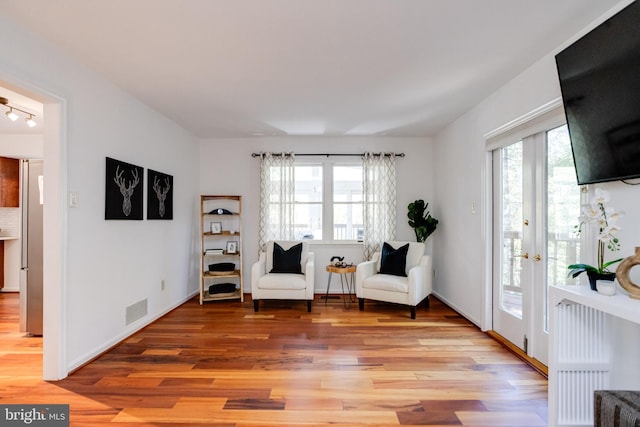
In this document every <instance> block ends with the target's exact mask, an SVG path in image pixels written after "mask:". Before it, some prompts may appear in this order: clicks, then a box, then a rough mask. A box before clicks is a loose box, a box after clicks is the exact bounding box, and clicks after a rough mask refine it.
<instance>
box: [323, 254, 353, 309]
mask: <svg viewBox="0 0 640 427" xmlns="http://www.w3.org/2000/svg"><path fill="white" fill-rule="evenodd" d="M326 270H327V271H328V272H329V280H328V281H327V292H326V294H325V297H324V303H325V304H326V303H327V301H328V300H329V286H330V285H331V275H332V274H333V273H337V274H339V275H340V285H341V286H342V294H343V295H344V298H343V301H342V303H343V304H344V306H345V308H350V307H351V303H352V302H355V299H354V298H353V295H355V293H356V288H355V284H356V283H355V273H356V266H355V265H348V266H346V267H336V266H334V265H331V264H329V265H327V267H326ZM349 275H351V281H349ZM345 283H346V285H347V293H346V294H345V293H344V285H345ZM347 298H349V300H348V301H347Z"/></svg>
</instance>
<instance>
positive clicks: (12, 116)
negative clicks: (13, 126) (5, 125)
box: [0, 96, 37, 128]
mask: <svg viewBox="0 0 640 427" xmlns="http://www.w3.org/2000/svg"><path fill="white" fill-rule="evenodd" d="M0 104H2V105H4V106H5V107H7V108H8V109H9V111H7V112H6V113H5V114H6V115H7V117H8V118H9V120H11V121H12V122H15V121H16V120H18V119H19V118H20V116H18V114H17V113H16V111H20V112H21V113H22V114H25V115H27V116H29V117H27V118H26V119H25V122H26V123H27V125H28V126H29V127H30V128H32V127H34V126H36V125H37V123H36V121H35V120H33V118H34V117H35V114H33V113H29V112H28V111H24V110H22V109H20V108H18V107H15V106H13V105H9V100H8V99H7V98H3V97H1V96H0ZM14 110H15V111H14Z"/></svg>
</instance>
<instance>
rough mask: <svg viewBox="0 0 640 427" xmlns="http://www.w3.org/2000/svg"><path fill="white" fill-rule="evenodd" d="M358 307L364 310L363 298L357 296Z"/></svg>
mask: <svg viewBox="0 0 640 427" xmlns="http://www.w3.org/2000/svg"><path fill="white" fill-rule="evenodd" d="M358 308H360V311H364V298H358Z"/></svg>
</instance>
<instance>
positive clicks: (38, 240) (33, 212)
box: [20, 160, 43, 335]
mask: <svg viewBox="0 0 640 427" xmlns="http://www.w3.org/2000/svg"><path fill="white" fill-rule="evenodd" d="M42 169H43V168H42V160H23V161H22V204H21V207H22V237H21V239H22V266H21V269H22V271H21V274H20V276H21V284H20V309H21V310H20V311H21V312H20V323H21V326H22V328H21V330H22V332H26V333H27V334H29V335H42V302H43V295H42V283H43V275H42V262H43V250H42V206H43V198H42V184H43V174H42Z"/></svg>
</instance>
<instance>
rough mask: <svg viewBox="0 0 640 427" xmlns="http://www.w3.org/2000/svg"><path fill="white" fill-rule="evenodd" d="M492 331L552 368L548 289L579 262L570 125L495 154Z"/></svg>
mask: <svg viewBox="0 0 640 427" xmlns="http://www.w3.org/2000/svg"><path fill="white" fill-rule="evenodd" d="M492 161H493V200H494V202H493V204H494V206H493V212H494V215H493V230H494V232H493V274H492V277H493V329H494V330H495V331H496V332H498V333H499V334H500V335H502V336H503V337H505V338H506V339H508V340H509V341H511V342H512V343H513V344H515V345H516V346H518V347H520V348H521V349H522V350H523V351H525V352H526V353H527V354H528V355H529V356H531V357H533V358H535V359H537V360H539V361H540V362H542V363H544V364H545V365H546V364H547V360H548V356H547V352H548V351H547V349H548V312H549V310H548V304H547V301H548V287H549V285H551V284H566V283H567V266H568V265H569V264H572V263H574V262H576V260H578V259H579V250H580V247H579V240H578V238H577V236H576V235H575V233H574V231H575V229H574V227H575V225H576V224H577V221H578V216H579V215H580V188H579V187H578V185H577V182H576V175H575V170H574V167H573V158H572V154H571V145H570V141H569V134H568V131H567V127H566V125H563V126H560V127H556V128H553V129H549V130H546V131H542V132H538V133H535V134H533V135H530V136H527V137H524V138H522V139H520V140H518V141H514V142H512V143H510V144H508V145H505V146H502V147H500V148H497V149H495V150H493V153H492Z"/></svg>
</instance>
